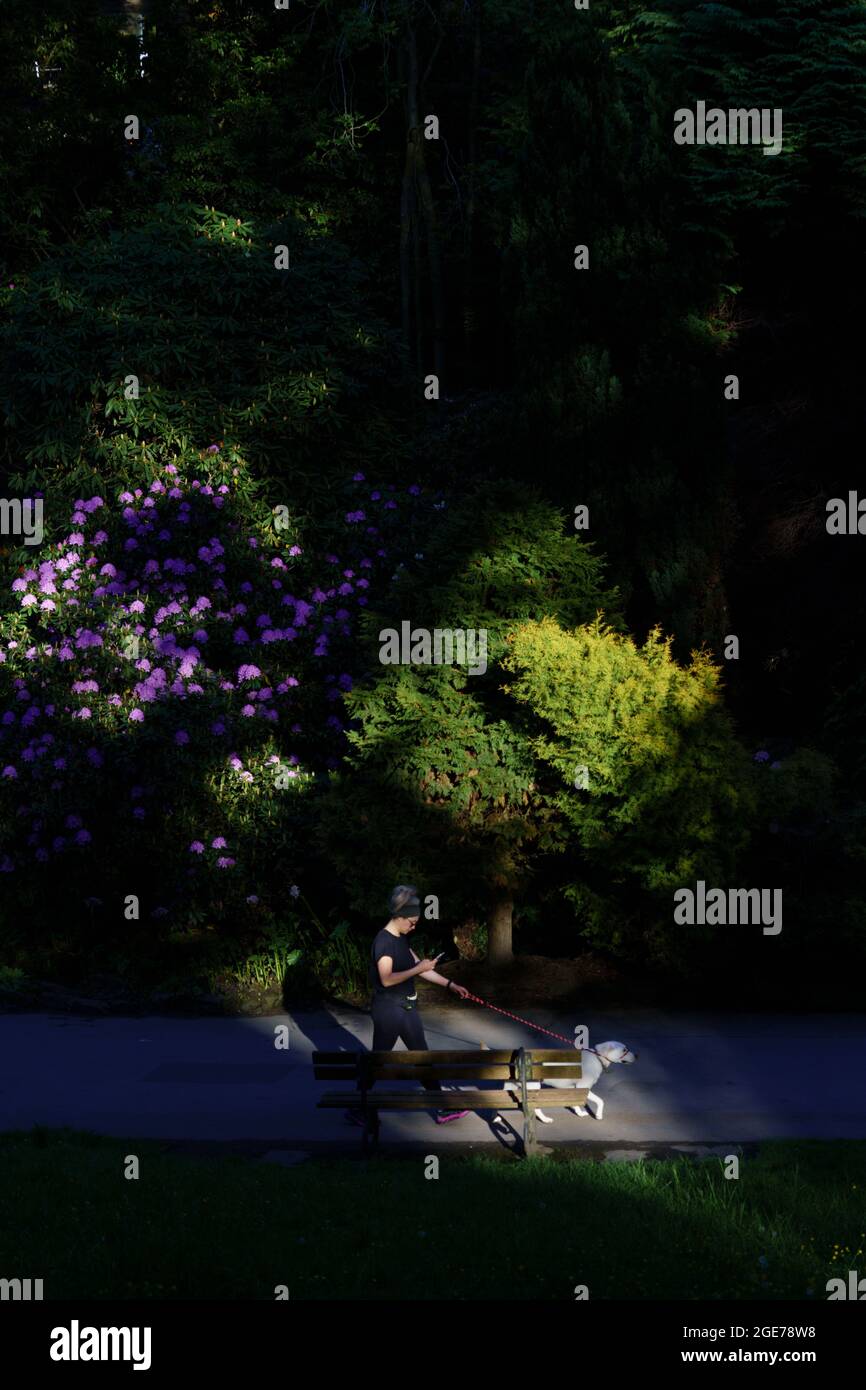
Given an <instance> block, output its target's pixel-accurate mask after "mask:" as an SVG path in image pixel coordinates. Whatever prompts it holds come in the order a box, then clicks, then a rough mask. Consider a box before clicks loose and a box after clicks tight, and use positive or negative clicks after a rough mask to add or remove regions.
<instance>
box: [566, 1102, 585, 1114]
mask: <svg viewBox="0 0 866 1390" xmlns="http://www.w3.org/2000/svg"><path fill="white" fill-rule="evenodd" d="M569 1109H570V1110H573V1111H574V1113H575V1115H583V1116H585V1115H586V1111H585V1109H584V1108H583V1106H582V1105H571V1106H569Z"/></svg>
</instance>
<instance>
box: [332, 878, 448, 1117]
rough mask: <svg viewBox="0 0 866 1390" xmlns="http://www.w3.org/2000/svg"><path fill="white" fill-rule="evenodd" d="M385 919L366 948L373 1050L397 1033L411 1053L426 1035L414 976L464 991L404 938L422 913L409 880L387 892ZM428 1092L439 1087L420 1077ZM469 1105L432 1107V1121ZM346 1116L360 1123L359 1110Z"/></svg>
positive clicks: (422, 1046)
mask: <svg viewBox="0 0 866 1390" xmlns="http://www.w3.org/2000/svg"><path fill="white" fill-rule="evenodd" d="M388 910H389V912H390V914H391V917H390V920H389V921H388V922H387V923H386V925H385V926H384V927H383V928H382V930H381V931H380V932H378V933H377V935H376V937H375V938H374V940H373V946H372V949H371V952H370V985H371V987H372V990H373V998H372V1001H371V1007H370V1012H371V1013H372V1015H373V1051H374V1052H392V1051H393V1050H394V1044H395V1043H396V1041H397V1039H398V1038H401V1039H402V1041H403V1043H404V1044H405V1046H406V1047H407V1048H408V1049H409V1051H410V1052H426V1051H427V1039H426V1038H425V1036H424V1027H423V1025H422V1023H421V1016H420V1014H419V1013H418V995H417V993H416V989H415V979H416V976H418V975H420V976H421V978H422V979H424V980H432V982H433V983H434V984H436V985H442V986H443V987H444V988H445V989H448V990H450V991H451V992H452V993H454V994H458V995H459V996H460V998H461V999H465V998H466V995H467V994H468V993H469V991H468V990H466V989H464V988H463V986H462V985H458V984H455V983H454V981H453V980H447V979H446V978H445V976H444V975H440V974H439V973H438V971H437V970H436V969H435V966H436V961H437V960H438V959H439V956H437V957H436V959H435V960H419V959H418V957H417V956H416V954H415V952H414V951H413V950H412V949H411V947H410V945H409V942H408V941H407V940H406V938H407V937H408V935H409V933H410V932H413V931H414V930H415V926H416V923H417V921H418V918H419V916H420V913H421V900H420V898H419V896H418V890H417V888H415V886H414V885H413V884H411V883H410V884H406V883H402V884H399V885H398V887H396V888H395V889H394V891H393V893H392V894H391V898H390V902H389V909H388ZM424 1086H425V1088H426V1089H427V1090H428V1091H441V1089H442V1087H441V1086H440V1085H439V1082H438V1081H425V1082H424ZM468 1114H469V1111H468V1110H437V1111H436V1123H437V1124H438V1125H445V1124H448V1123H449V1121H451V1120H459V1119H461V1118H462V1117H463V1116H464V1115H468ZM346 1118H347V1119H349V1120H351V1121H352V1123H353V1124H359V1125H363V1124H364V1112H363V1110H361V1109H356V1110H347V1111H346Z"/></svg>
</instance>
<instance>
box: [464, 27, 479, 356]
mask: <svg viewBox="0 0 866 1390" xmlns="http://www.w3.org/2000/svg"><path fill="white" fill-rule="evenodd" d="M481 6H482V0H475V16H474V30H473V44H472V95H471V97H470V100H469V169H468V175H467V195H466V230H465V235H464V242H463V264H464V267H465V278H464V281H463V341H464V349H465V353H466V362H465V368H464V370H465V371H466V373H467V375H468V376H469V377H470V379H471V375H472V371H473V367H474V364H475V360H476V353H475V347H476V337H477V333H478V319H477V309H476V304H475V277H474V274H473V270H474V265H473V252H474V241H473V233H474V230H475V178H476V165H477V162H478V103H479V93H480V88H481Z"/></svg>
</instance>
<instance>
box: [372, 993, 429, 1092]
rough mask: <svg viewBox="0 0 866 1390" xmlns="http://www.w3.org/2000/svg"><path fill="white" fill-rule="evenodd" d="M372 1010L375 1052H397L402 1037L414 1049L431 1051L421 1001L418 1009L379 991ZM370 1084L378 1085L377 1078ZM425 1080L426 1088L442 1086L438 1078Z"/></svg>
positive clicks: (407, 1045)
mask: <svg viewBox="0 0 866 1390" xmlns="http://www.w3.org/2000/svg"><path fill="white" fill-rule="evenodd" d="M370 1012H371V1014H372V1015H373V1048H372V1050H373V1052H393V1050H394V1044H395V1042H396V1041H397V1039H398V1038H399V1039H400V1041H401V1042H403V1043H404V1044H405V1045H406V1047H407V1048H408V1049H409V1051H410V1052H426V1051H427V1039H426V1038H425V1036H424V1025H423V1023H422V1022H421V1015H420V1013H419V1012H418V1007H417V1005H416V1007H415V1008H414V1009H404V1008H403V1007H402V1005H401V1004H400V1001H399V999H398V998H389V997H388V995H387V994H385V995H382V994H376V995H374V996H373V1004H372V1007H371V1009H370ZM370 1084H371V1086H372V1085H375V1082H371V1083H370ZM423 1084H424V1089H425V1090H426V1091H441V1090H442V1087H441V1085H440V1084H439V1082H438V1081H425V1082H424V1083H423Z"/></svg>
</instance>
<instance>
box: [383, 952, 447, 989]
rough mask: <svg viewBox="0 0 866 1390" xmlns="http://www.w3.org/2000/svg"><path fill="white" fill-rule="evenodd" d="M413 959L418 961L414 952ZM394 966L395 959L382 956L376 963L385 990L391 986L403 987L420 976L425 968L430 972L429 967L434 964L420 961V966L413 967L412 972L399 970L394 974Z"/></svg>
mask: <svg viewBox="0 0 866 1390" xmlns="http://www.w3.org/2000/svg"><path fill="white" fill-rule="evenodd" d="M412 959H413V960H415V961H417V960H418V957H417V956H416V955H415V952H414V951H413V952H412ZM393 964H394V959H393V957H392V956H380V957H379V959H378V961H377V962H376V965H377V967H378V970H379V979H380V980H381V981H382V984H383V986H384V987H385V989H387V988H388V987H389V985H401V984H402V983H403V981H404V980H411V979H412V978H413V976H415V975H420V974H421V973H422V970H423V969H424V967H425V966H426V967H428V972H429V967H430V966H431V965H432V964H433V962H432V961H429V960H424V961H420V962H419V963H418V965H413V967H412V969H411V970H398V971H396V973H394V972H392V968H391V967H392V966H393Z"/></svg>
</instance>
